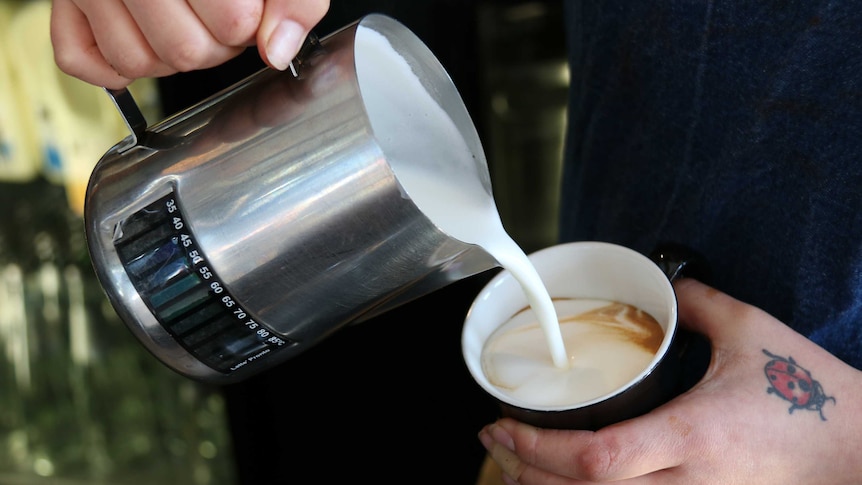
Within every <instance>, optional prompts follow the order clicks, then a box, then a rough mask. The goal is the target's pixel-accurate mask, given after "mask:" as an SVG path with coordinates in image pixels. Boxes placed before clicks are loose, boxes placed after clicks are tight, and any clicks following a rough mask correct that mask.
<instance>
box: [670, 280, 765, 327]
mask: <svg viewBox="0 0 862 485" xmlns="http://www.w3.org/2000/svg"><path fill="white" fill-rule="evenodd" d="M674 290H675V291H676V297H677V301H678V307H679V320H680V323H681V324H682V325H683V326H684V327H685V328H687V329H688V330H691V331H693V332H697V333H700V334H703V335H706V336H707V337H709V338H710V340H713V341H714V340H715V339H717V338H720V336H721V334H722V332H721V330H723V329H727V328H728V326H734V325H735V323H736V322H739V321H742V320H743V319H744V318H743V316H744V315H743V314H744V313H747V312H750V311H757V310H756V309H755V308H754V307H752V306H750V305H747V304H745V303H743V302H741V301H739V300H737V299H735V298H733V297H731V296H730V295H728V294H726V293H722V292H721V291H719V290H717V289H715V288H713V287H711V286H708V285H706V284H704V283H701V282H700V281H697V280H695V279H692V278H682V279H680V280H677V281H675V282H674Z"/></svg>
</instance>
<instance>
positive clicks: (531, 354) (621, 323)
mask: <svg viewBox="0 0 862 485" xmlns="http://www.w3.org/2000/svg"><path fill="white" fill-rule="evenodd" d="M554 306H555V308H556V309H557V315H559V319H560V330H561V332H562V336H563V341H564V342H565V346H566V350H567V352H568V358H569V366H568V368H565V369H561V368H559V367H557V366H554V365H552V364H551V362H550V361H549V359H548V350H547V344H546V342H545V339H544V336H543V335H542V330H541V328H540V326H539V325H538V323H537V321H536V317H535V314H534V313H533V311H532V310H531V309H529V308H527V309H524V310H523V311H521V312H519V313H518V314H516V315H515V316H514V317H512V318H511V319H510V320H509V321H507V322H506V323H504V324H503V325H502V326H500V328H499V329H497V330H496V331H495V332H494V334H493V335H492V336H491V337H490V338H489V339H488V342H487V343H486V344H485V347H484V349H483V350H482V370H483V372H484V373H485V374H486V375H487V376H488V380H489V381H490V382H491V383H492V384H493V385H495V386H496V387H498V388H499V389H500V390H501V391H502V392H504V393H507V394H509V395H511V396H512V397H513V398H516V399H519V400H521V401H524V402H530V403H535V404H537V405H551V406H553V405H566V404H574V403H578V402H583V401H589V400H590V399H595V398H597V397H600V396H603V395H606V394H608V393H611V392H613V391H614V390H615V389H618V388H620V387H623V386H624V385H625V384H626V383H627V382H629V381H631V380H632V379H633V378H635V376H637V375H638V374H639V373H640V372H641V371H642V370H643V369H644V368H646V367H647V366H648V365H649V363H650V361H651V360H652V359H653V357H655V353H656V351H657V350H658V348H659V346H660V345H661V341H662V339H663V337H664V331H663V330H662V328H661V326H660V325H659V324H658V322H656V320H655V318H653V317H652V316H651V315H649V314H648V313H646V312H643V311H641V310H640V309H638V308H636V307H634V306H631V305H628V304H624V303H619V302H612V301H607V300H597V299H577V298H566V299H557V300H555V301H554Z"/></svg>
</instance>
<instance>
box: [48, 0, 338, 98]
mask: <svg viewBox="0 0 862 485" xmlns="http://www.w3.org/2000/svg"><path fill="white" fill-rule="evenodd" d="M328 9H329V1H328V0H188V1H187V0H53V4H52V13H51V40H52V43H53V45H54V59H55V61H56V63H57V65H58V66H59V67H60V69H61V70H62V71H63V72H65V73H67V74H69V75H71V76H74V77H77V78H79V79H82V80H84V81H86V82H88V83H90V84H94V85H96V86H101V87H107V88H111V89H119V88H122V87H125V86H127V85H128V84H130V83H131V82H132V81H133V80H134V79H138V78H145V77H162V76H168V75H171V74H175V73H177V72H187V71H193V70H197V69H204V68H209V67H213V66H217V65H219V64H222V63H224V62H226V61H228V60H230V59H232V58H234V57H236V56H238V55H239V54H240V53H242V52H243V51H244V50H245V49H246V48H247V47H249V46H253V45H256V46H257V49H258V51H259V52H260V56H261V58H262V59H263V60H264V62H266V63H267V64H268V65H269V66H271V67H273V68H275V69H278V70H282V71H283V70H285V69H286V68H287V67H288V65H289V63H290V61H291V60H292V59H293V58H294V57H295V56H296V53H297V52H298V51H299V48H300V46H301V44H302V41H303V40H304V39H305V37H306V36H307V34H308V32H309V31H310V30H311V28H312V27H314V26H315V25H316V24H317V23H318V22H319V21H320V20H321V19H322V18H323V16H324V15H325V14H326V12H327V10H328Z"/></svg>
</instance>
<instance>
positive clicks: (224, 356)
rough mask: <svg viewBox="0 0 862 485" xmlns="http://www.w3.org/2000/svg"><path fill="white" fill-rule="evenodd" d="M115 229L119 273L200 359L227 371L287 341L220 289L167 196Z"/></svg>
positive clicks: (217, 278) (163, 324)
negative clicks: (122, 274)
mask: <svg viewBox="0 0 862 485" xmlns="http://www.w3.org/2000/svg"><path fill="white" fill-rule="evenodd" d="M120 224H121V225H120V226H119V229H120V230H118V231H116V234H118V235H119V237H118V238H116V239H115V240H114V246H115V247H116V249H117V254H118V255H119V257H120V261H121V262H122V263H123V267H124V268H125V270H126V274H128V275H129V278H130V279H131V281H132V284H133V285H134V287H135V289H136V290H137V291H138V293H139V294H140V295H141V298H142V299H143V300H144V302H145V303H146V304H147V306H148V307H149V308H150V310H151V311H152V312H153V315H154V316H155V317H156V319H157V320H158V321H159V323H160V324H161V325H162V327H164V329H165V330H166V331H167V332H168V333H170V334H171V335H172V336H173V337H174V338H175V339H176V340H177V342H179V343H180V345H182V346H183V348H185V349H186V350H187V351H189V352H190V353H191V354H192V355H194V356H195V357H197V358H198V359H199V360H200V361H201V362H203V363H205V364H206V365H208V366H210V367H212V368H213V369H215V370H217V371H219V372H222V373H229V372H232V371H235V370H237V369H239V368H240V367H243V366H244V365H246V364H248V363H249V362H252V361H254V360H256V359H259V358H261V357H263V356H265V355H267V354H269V353H270V352H272V351H274V350H276V349H278V348H280V347H283V346H286V345H288V344H290V343H292V342H291V341H288V340H285V339H283V338H281V337H279V336H278V335H276V334H275V333H274V332H273V331H272V330H271V329H268V328H266V327H265V326H264V325H261V324H260V323H259V322H256V321H255V320H254V319H253V318H251V315H249V313H248V312H247V311H245V310H244V309H243V308H242V306H241V305H240V304H239V302H238V301H237V300H236V299H235V298H234V297H233V296H232V295H231V294H230V293H229V292H228V290H227V288H226V287H225V285H224V283H223V282H222V281H221V279H219V277H218V276H217V274H216V273H215V271H213V269H212V268H211V267H210V266H209V265H208V263H207V259H206V257H205V256H204V254H203V251H202V250H201V249H200V247H199V246H198V244H197V242H196V240H195V238H194V235H193V234H192V232H191V230H190V228H189V227H188V224H187V222H186V220H185V218H184V217H183V214H182V212H181V211H180V207H179V205H178V204H177V200H176V197H175V196H174V194H173V193H171V194H168V195H166V196H164V197H162V198H161V199H159V200H157V201H155V202H153V203H152V204H150V205H148V206H147V207H144V208H143V209H141V210H139V211H138V212H135V213H134V214H132V215H131V216H130V217H129V218H127V219H125V220H124V221H123V222H121V223H120Z"/></svg>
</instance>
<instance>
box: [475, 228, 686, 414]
mask: <svg viewBox="0 0 862 485" xmlns="http://www.w3.org/2000/svg"><path fill="white" fill-rule="evenodd" d="M671 249H672V257H668V254H669V253H667V252H664V251H662V250H661V248H659V249H657V250H656V252H654V253H653V254H652V255H651V256H650V257H647V256H645V255H643V254H641V253H639V252H636V251H634V250H632V249H628V248H626V247H623V246H619V245H615V244H610V243H604V242H574V243H567V244H561V245H557V246H552V247H548V248H545V249H542V250H540V251H537V252H535V253H533V254H531V255H530V260H531V261H532V263H533V264H534V266H535V267H536V270H537V271H538V272H539V274H540V275H541V277H542V280H543V282H544V283H545V286H546V287H547V289H548V291H549V293H550V295H551V297H552V298H587V299H601V300H611V301H616V302H620V303H626V304H630V305H633V306H635V307H637V308H639V309H641V310H643V311H645V312H647V313H649V314H650V315H652V316H653V317H654V318H655V319H656V321H657V322H658V323H659V325H661V327H662V329H663V330H664V338H663V340H662V342H661V344H660V346H659V348H658V351H657V352H656V354H655V356H654V357H653V358H652V360H651V361H650V362H649V364H648V365H647V366H646V367H644V368H643V369H642V370H641V371H640V372H639V373H638V374H637V375H636V376H635V377H634V378H633V379H631V380H630V381H629V382H627V383H626V384H624V385H623V386H621V387H619V388H617V389H614V390H613V391H611V392H609V393H607V394H604V395H602V396H599V397H596V398H594V399H589V400H586V401H582V402H572V403H570V404H556V405H539V404H536V403H533V402H530V401H529V400H525V399H518V398H515V397H512V396H511V395H510V394H508V393H506V392H504V391H502V390H500V389H499V388H498V387H496V386H495V385H493V384H492V383H491V382H490V381H489V379H488V377H487V376H486V375H485V372H484V371H483V369H482V349H483V347H484V346H485V343H486V341H487V340H488V339H489V337H491V335H492V334H493V333H494V331H495V330H497V328H498V327H499V326H500V325H501V324H503V323H504V322H506V321H508V320H509V319H510V318H511V317H512V316H514V315H515V314H516V313H518V312H520V311H521V310H523V309H524V308H526V307H528V306H529V304H528V302H527V299H526V296H525V293H524V291H523V289H522V288H521V286H520V285H519V283H518V282H517V281H516V280H515V278H514V277H513V276H512V274H511V273H509V272H508V271H501V272H500V273H498V274H497V275H496V276H495V277H494V278H493V279H492V280H491V281H489V282H488V284H487V285H486V286H485V287H484V288H483V289H482V290H481V292H480V293H479V295H478V296H477V297H476V299H475V300H474V302H473V304H472V306H471V307H470V310H469V312H468V314H467V317H466V319H465V322H464V327H463V333H462V350H463V355H464V359H465V362H466V364H467V368H468V369H469V371H470V373H471V374H472V376H473V378H474V379H475V380H476V382H477V383H478V384H479V385H480V386H481V387H482V388H483V389H484V390H485V391H486V392H487V393H488V394H490V395H491V396H492V397H493V398H494V399H496V400H497V401H498V402H499V403H500V406H501V410H502V414H503V415H504V416H510V417H513V418H516V419H518V420H521V421H524V422H527V423H530V424H533V425H536V426H541V427H548V428H569V429H598V428H600V427H603V426H606V425H608V424H612V423H615V422H619V421H622V420H625V419H628V418H631V417H635V416H638V415H641V414H643V413H645V412H648V411H649V410H651V409H653V408H655V407H656V406H658V405H660V404H662V403H664V402H666V401H667V400H669V399H670V398H671V397H673V396H674V395H675V394H676V393H678V392H679V389H680V381H681V376H682V372H681V369H680V362H681V357H682V350H683V349H684V347H685V345H683V344H684V342H683V340H685V339H681V338H678V333H679V332H678V329H677V301H676V295H675V293H674V289H673V285H672V284H671V281H672V279H675V278H677V277H680V276H681V274H682V272H681V269H682V268H683V267H685V266H686V265H688V264H690V261H691V260H693V259H694V258H695V257H696V255H695V254H694V253H690V254H689V253H686V252H685V251H682V252H680V251H679V249H680V248H679V247H676V246H675V247H672V248H671ZM651 257H652V258H653V259H650V258H651Z"/></svg>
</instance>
